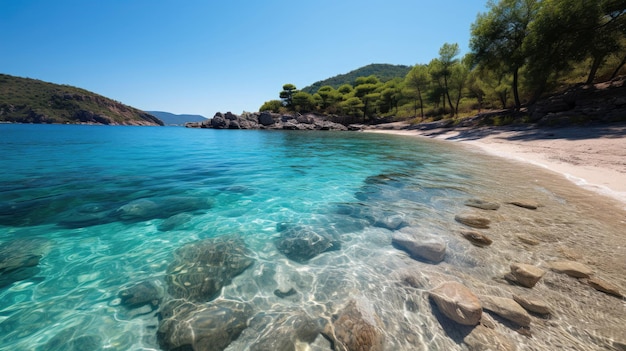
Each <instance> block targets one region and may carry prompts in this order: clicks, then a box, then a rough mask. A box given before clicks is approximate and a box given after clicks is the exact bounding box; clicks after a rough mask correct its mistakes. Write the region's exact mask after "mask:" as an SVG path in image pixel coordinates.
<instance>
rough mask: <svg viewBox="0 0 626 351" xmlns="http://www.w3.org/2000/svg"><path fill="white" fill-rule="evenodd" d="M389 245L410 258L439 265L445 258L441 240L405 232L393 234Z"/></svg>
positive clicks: (408, 231) (443, 244) (444, 243)
mask: <svg viewBox="0 0 626 351" xmlns="http://www.w3.org/2000/svg"><path fill="white" fill-rule="evenodd" d="M391 243H392V245H394V246H395V247H397V248H399V249H400V250H402V251H405V252H406V253H408V254H409V255H410V256H411V258H413V259H416V260H420V261H427V262H432V263H439V262H441V261H443V259H444V258H445V256H446V242H445V241H443V240H442V239H440V238H438V237H435V236H430V235H423V234H419V233H417V232H415V231H410V230H405V231H400V232H394V233H393V236H392V238H391Z"/></svg>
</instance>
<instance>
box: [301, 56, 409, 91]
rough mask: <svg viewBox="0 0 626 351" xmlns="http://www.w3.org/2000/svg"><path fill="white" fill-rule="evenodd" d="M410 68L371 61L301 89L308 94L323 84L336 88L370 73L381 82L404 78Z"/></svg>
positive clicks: (352, 83) (352, 82)
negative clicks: (368, 63)
mask: <svg viewBox="0 0 626 351" xmlns="http://www.w3.org/2000/svg"><path fill="white" fill-rule="evenodd" d="M410 70H411V67H409V66H403V65H390V64H385V63H373V64H370V65H367V66H363V67H361V68H357V69H355V70H354V71H350V72H348V73H346V74H339V75H336V76H334V77H332V78H328V79H324V80H321V81H319V82H315V83H313V84H312V85H309V86H308V87H305V88H303V89H302V91H304V92H307V93H309V94H315V93H316V92H317V90H318V89H319V88H321V87H323V86H324V85H330V86H332V87H333V88H335V89H337V88H339V87H340V86H341V85H343V84H350V85H354V82H355V80H356V79H357V78H359V77H368V76H371V75H374V76H376V77H377V78H378V79H379V80H380V81H381V82H386V81H389V80H392V79H394V78H404V77H405V76H406V74H407V73H409V71H410Z"/></svg>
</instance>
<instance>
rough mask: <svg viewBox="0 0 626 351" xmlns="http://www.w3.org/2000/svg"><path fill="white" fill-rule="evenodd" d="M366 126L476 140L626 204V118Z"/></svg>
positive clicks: (500, 153) (383, 130) (470, 142)
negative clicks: (552, 123)
mask: <svg viewBox="0 0 626 351" xmlns="http://www.w3.org/2000/svg"><path fill="white" fill-rule="evenodd" d="M366 131H367V132H377V133H390V134H397V135H409V136H416V137H427V138H433V139H439V140H446V141H454V142H461V143H463V144H467V145H473V146H475V147H479V148H481V149H483V150H484V151H485V152H487V153H489V154H493V155H496V156H500V157H505V158H508V159H512V160H517V161H521V162H526V163H530V164H533V165H537V166H540V167H543V168H546V169H548V170H550V171H553V172H557V173H560V174H562V175H563V176H564V177H565V178H567V179H568V180H570V181H572V182H574V183H576V184H577V185H579V186H581V187H584V188H586V189H589V190H592V191H595V192H597V193H600V194H602V195H605V196H609V197H612V198H614V199H617V200H619V201H621V202H623V203H624V204H626V124H615V125H598V126H589V127H587V126H581V127H563V128H533V127H529V126H510V127H482V128H438V126H437V124H430V125H429V124H426V125H420V126H410V125H408V124H406V123H402V122H397V123H389V124H382V125H377V126H373V127H371V128H368V129H367V130H366Z"/></svg>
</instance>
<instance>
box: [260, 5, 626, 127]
mask: <svg viewBox="0 0 626 351" xmlns="http://www.w3.org/2000/svg"><path fill="white" fill-rule="evenodd" d="M470 30H471V37H470V43H469V47H470V50H471V51H470V52H469V53H461V52H460V49H459V45H458V44H457V43H444V44H442V46H441V47H440V49H439V56H438V57H435V58H433V59H432V60H431V61H430V62H429V63H427V64H423V63H421V64H416V65H414V66H412V67H408V66H397V65H396V66H394V65H369V66H366V67H363V68H361V69H358V70H355V71H352V72H350V73H349V74H346V75H339V76H336V77H333V78H329V79H327V80H323V81H319V82H317V83H315V84H314V85H312V86H309V87H306V88H305V89H302V90H301V91H298V90H297V89H296V87H295V86H294V85H293V84H285V85H284V86H283V90H282V91H280V93H279V98H280V100H271V101H268V102H266V103H265V104H264V105H263V106H262V109H267V110H272V111H277V112H278V111H280V110H283V111H298V112H308V111H316V112H320V113H325V114H340V115H350V116H354V117H360V118H362V119H363V120H370V119H375V118H378V117H384V116H399V117H417V116H419V117H420V118H422V119H423V118H425V117H433V118H441V117H442V116H443V115H446V114H449V115H450V116H459V115H462V114H463V113H471V111H475V110H481V109H500V108H502V109H507V108H514V109H516V110H520V109H521V108H522V107H523V106H525V105H530V104H533V103H534V102H535V101H537V99H539V98H540V97H541V96H542V95H543V94H545V93H549V92H553V91H555V90H556V89H563V88H564V87H567V86H571V85H573V84H580V83H584V84H592V83H594V82H596V81H599V80H606V79H610V78H614V77H615V76H616V75H618V74H620V73H624V72H625V71H626V70H625V66H626V1H624V0H593V1H592V0H580V1H571V0H489V1H488V2H487V11H486V12H485V13H481V14H478V16H477V18H476V20H475V22H474V23H473V24H472V26H471V29H470ZM418 45H419V43H418ZM390 72H391V73H390Z"/></svg>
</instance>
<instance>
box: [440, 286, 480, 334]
mask: <svg viewBox="0 0 626 351" xmlns="http://www.w3.org/2000/svg"><path fill="white" fill-rule="evenodd" d="M429 296H430V298H431V299H432V300H433V301H434V302H435V305H437V308H438V309H439V311H441V313H443V314H444V315H445V316H446V317H448V318H450V319H451V320H453V321H455V322H457V323H459V324H462V325H477V324H478V323H479V322H480V318H481V316H482V313H483V309H482V305H481V303H480V300H478V297H476V295H474V293H472V291H471V290H470V289H468V288H467V287H466V286H465V285H463V284H461V283H457V282H445V283H442V284H440V285H439V286H437V287H436V288H434V289H432V290H431V291H430V292H429Z"/></svg>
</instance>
